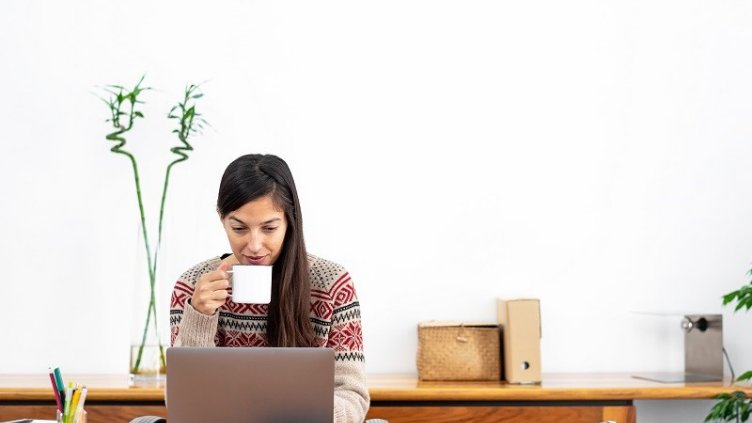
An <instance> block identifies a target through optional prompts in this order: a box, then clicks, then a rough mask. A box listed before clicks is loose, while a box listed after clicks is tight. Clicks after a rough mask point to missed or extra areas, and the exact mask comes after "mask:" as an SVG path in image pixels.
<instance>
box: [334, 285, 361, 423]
mask: <svg viewBox="0 0 752 423" xmlns="http://www.w3.org/2000/svg"><path fill="white" fill-rule="evenodd" d="M339 282H341V283H338V284H337V285H338V286H335V287H334V289H333V292H332V294H333V297H334V299H335V302H334V310H333V314H332V326H331V330H330V332H329V339H328V341H327V345H326V346H327V347H329V348H332V349H334V352H335V363H334V421H335V423H361V422H362V421H363V420H364V419H365V417H366V413H367V412H368V406H369V402H370V395H369V393H368V387H367V386H366V376H365V357H364V355H363V336H362V329H361V321H360V304H359V302H358V299H357V297H356V295H355V288H354V286H353V284H352V281H351V280H350V277H349V275H347V274H345V275H344V277H341V278H340V280H339Z"/></svg>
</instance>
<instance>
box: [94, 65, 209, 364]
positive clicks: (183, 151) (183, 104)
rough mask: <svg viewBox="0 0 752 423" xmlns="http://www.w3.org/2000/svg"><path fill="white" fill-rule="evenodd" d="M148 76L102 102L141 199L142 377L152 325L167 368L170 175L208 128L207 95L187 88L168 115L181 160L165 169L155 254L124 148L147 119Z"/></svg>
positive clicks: (111, 137)
mask: <svg viewBox="0 0 752 423" xmlns="http://www.w3.org/2000/svg"><path fill="white" fill-rule="evenodd" d="M143 82H144V77H141V79H140V80H139V81H138V83H137V84H136V85H135V86H134V87H133V88H132V89H130V90H128V89H126V88H124V87H123V86H120V85H109V86H107V87H105V88H104V90H105V91H106V92H107V93H108V94H109V98H107V99H102V100H103V101H104V102H105V103H106V104H107V106H108V107H109V109H110V114H111V116H110V118H109V119H107V120H106V122H110V123H111V125H112V127H113V129H114V131H113V132H111V133H109V134H107V135H106V137H105V138H106V139H107V140H108V141H113V142H115V143H116V144H115V145H114V146H113V147H112V148H111V149H110V151H112V152H113V153H116V154H122V155H124V156H126V157H127V158H128V160H129V161H130V163H131V168H132V170H133V179H134V182H135V185H136V198H137V200H138V210H139V218H140V219H141V232H142V237H143V240H144V249H145V250H146V264H147V271H148V275H149V306H148V307H147V311H146V316H145V317H146V319H145V321H144V329H143V333H142V335H141V343H140V344H139V346H138V353H137V355H136V359H135V362H134V363H133V364H132V367H131V369H130V371H131V373H132V374H138V373H140V372H141V370H142V369H141V360H142V357H143V353H144V347H145V346H146V340H147V334H148V331H149V328H150V326H152V325H153V328H154V333H155V334H156V338H157V342H158V347H159V359H160V365H161V369H160V370H161V371H160V373H163V372H164V369H166V368H167V363H166V359H165V348H164V345H162V340H161V338H160V336H159V327H158V324H157V309H156V296H155V289H156V279H157V276H156V275H157V263H158V258H159V247H160V244H161V243H162V222H163V218H164V211H165V204H166V200H167V191H168V188H169V186H170V176H171V172H172V168H173V166H175V165H176V164H178V163H180V162H184V161H186V160H188V152H190V151H193V146H191V144H190V143H189V142H188V140H189V139H190V138H191V137H192V136H193V135H195V134H196V133H199V132H201V130H202V129H203V128H204V126H205V125H207V123H206V121H205V120H204V118H203V117H202V116H201V114H199V113H198V112H196V101H197V100H198V99H200V98H201V97H203V93H201V92H200V89H199V85H194V84H191V85H188V86H187V87H186V88H185V91H184V95H183V99H182V101H179V102H178V104H177V105H175V106H174V107H172V109H170V112H169V113H168V114H167V118H168V119H173V120H176V121H177V127H176V128H175V129H173V130H172V133H174V134H175V135H176V136H177V138H178V141H179V145H177V146H175V147H172V148H170V151H171V152H172V153H173V154H176V155H177V156H178V157H177V158H175V159H174V160H173V161H171V162H170V163H169V164H168V165H167V169H166V170H165V175H164V182H163V185H162V197H161V202H160V206H159V221H158V222H159V223H158V229H157V243H156V245H155V248H154V253H153V255H152V249H151V243H150V238H149V235H148V230H147V225H146V217H145V213H144V202H143V198H142V195H141V180H140V177H139V172H138V162H137V161H136V158H135V157H134V156H133V154H132V153H131V152H129V151H127V150H125V149H124V147H125V145H126V138H125V134H126V133H127V132H128V131H130V130H131V129H133V124H134V122H135V121H136V119H139V118H144V114H143V112H141V111H140V110H137V107H138V105H139V104H143V101H142V100H141V99H140V98H141V97H140V96H141V95H142V94H143V93H144V92H145V91H148V90H150V89H151V88H149V87H142V84H143Z"/></svg>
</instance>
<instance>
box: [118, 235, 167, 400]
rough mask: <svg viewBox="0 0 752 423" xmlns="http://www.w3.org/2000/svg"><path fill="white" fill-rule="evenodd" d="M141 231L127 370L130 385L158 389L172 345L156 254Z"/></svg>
mask: <svg viewBox="0 0 752 423" xmlns="http://www.w3.org/2000/svg"><path fill="white" fill-rule="evenodd" d="M138 229H139V232H138V237H137V240H138V241H137V242H138V244H137V259H136V263H137V265H136V269H135V280H134V291H133V309H132V313H133V319H132V321H131V342H130V354H129V356H130V360H129V361H130V362H129V367H128V369H129V373H130V382H131V385H135V386H159V385H161V384H163V383H164V381H165V376H166V372H167V363H166V357H165V352H166V349H167V345H169V343H167V342H166V340H165V339H166V338H165V337H164V336H165V335H167V334H166V333H162V332H164V331H162V330H161V329H162V322H161V321H160V320H161V319H163V318H166V316H165V313H163V312H160V304H159V302H158V301H157V300H158V293H159V289H158V284H157V277H156V275H157V272H156V267H155V266H154V259H155V256H154V251H153V250H151V249H149V251H147V249H146V245H145V243H144V236H143V231H142V228H141V227H140V226H139V228H138ZM147 253H148V255H147ZM149 255H150V256H151V257H149Z"/></svg>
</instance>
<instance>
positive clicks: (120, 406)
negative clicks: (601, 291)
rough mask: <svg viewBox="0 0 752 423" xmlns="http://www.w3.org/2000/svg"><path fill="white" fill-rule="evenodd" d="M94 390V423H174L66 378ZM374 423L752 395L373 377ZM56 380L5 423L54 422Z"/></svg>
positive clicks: (5, 388)
mask: <svg viewBox="0 0 752 423" xmlns="http://www.w3.org/2000/svg"><path fill="white" fill-rule="evenodd" d="M66 376H67V377H66V380H72V381H76V382H79V383H82V384H85V385H86V386H88V387H89V396H88V398H87V401H86V409H87V411H88V413H89V422H90V423H100V422H102V423H104V422H127V421H129V420H130V419H132V418H134V417H137V416H141V415H161V416H166V415H167V410H166V409H165V407H164V390H163V388H162V387H160V386H155V387H129V386H128V377H127V376H125V375H66ZM368 385H369V391H370V393H371V409H370V411H369V413H368V417H369V418H376V417H380V418H385V419H388V420H389V421H390V423H400V422H416V423H420V422H429V421H430V422H467V421H473V422H498V421H504V422H510V423H518V422H530V421H535V422H537V423H549V422H550V423H553V422H557V423H560V422H561V423H580V422H582V423H598V422H601V421H606V420H613V421H616V422H618V423H634V422H635V421H636V415H635V409H634V405H633V401H634V400H643V399H712V398H714V397H715V396H716V395H718V394H719V393H721V392H731V391H734V390H741V391H745V392H747V394H748V395H752V387H747V386H730V384H729V382H724V383H720V382H719V383H698V384H663V383H654V382H648V381H644V380H638V379H634V378H631V377H630V376H629V375H626V374H548V375H544V382H543V383H542V384H541V385H533V386H525V385H522V386H520V385H508V384H505V383H502V382H418V381H417V380H416V378H415V376H410V375H370V376H369V378H368ZM54 404H55V402H54V398H53V396H52V391H51V388H50V381H49V377H48V375H46V374H43V375H4V376H0V421H3V420H11V419H17V418H25V417H33V418H47V419H50V418H52V416H54V414H55V411H54Z"/></svg>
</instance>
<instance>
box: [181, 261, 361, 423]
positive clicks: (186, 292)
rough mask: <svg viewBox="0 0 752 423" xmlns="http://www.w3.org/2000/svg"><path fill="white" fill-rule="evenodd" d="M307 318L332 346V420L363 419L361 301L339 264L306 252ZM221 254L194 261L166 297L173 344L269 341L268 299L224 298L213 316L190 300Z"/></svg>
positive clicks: (258, 344) (322, 343)
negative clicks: (248, 301) (258, 301)
mask: <svg viewBox="0 0 752 423" xmlns="http://www.w3.org/2000/svg"><path fill="white" fill-rule="evenodd" d="M308 261H309V264H310V267H309V277H310V281H311V324H312V325H313V330H314V334H315V335H316V344H317V345H318V346H320V347H326V348H332V349H333V350H334V352H335V364H334V421H335V422H336V423H355V422H358V423H360V422H362V421H363V420H364V418H365V416H366V412H367V411H368V405H369V402H370V397H369V394H368V388H367V386H366V378H365V370H364V365H365V362H364V356H363V337H362V332H361V324H360V304H359V302H358V298H357V296H356V294H355V287H354V286H353V282H352V279H351V278H350V274H349V273H348V272H347V270H345V268H343V267H342V266H340V265H338V264H336V263H333V262H330V261H327V260H324V259H322V258H319V257H316V256H312V255H309V256H308ZM220 263H221V259H220V257H215V258H212V259H210V260H207V261H204V262H202V263H199V264H198V265H196V266H193V267H192V268H190V269H189V270H188V271H186V272H185V273H183V275H182V276H181V277H180V279H178V281H177V282H176V283H175V288H174V289H173V291H172V300H171V301H170V329H171V332H172V337H171V342H170V343H171V345H172V346H175V347H177V346H202V347H207V346H221V347H267V346H269V343H268V340H267V337H266V326H267V315H268V305H266V304H238V303H234V302H232V301H231V299H228V300H227V302H225V304H224V305H223V306H222V307H220V308H219V310H218V312H217V313H214V314H213V315H211V316H207V315H205V314H202V313H200V312H198V311H196V309H194V308H193V306H191V304H190V302H189V301H188V300H190V298H191V297H192V296H193V289H194V286H195V285H196V282H197V281H198V279H199V278H200V277H201V276H202V275H204V274H205V273H208V272H211V271H213V270H216V269H217V267H219V264H220Z"/></svg>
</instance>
